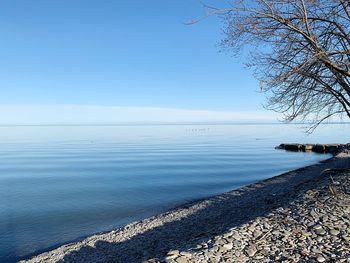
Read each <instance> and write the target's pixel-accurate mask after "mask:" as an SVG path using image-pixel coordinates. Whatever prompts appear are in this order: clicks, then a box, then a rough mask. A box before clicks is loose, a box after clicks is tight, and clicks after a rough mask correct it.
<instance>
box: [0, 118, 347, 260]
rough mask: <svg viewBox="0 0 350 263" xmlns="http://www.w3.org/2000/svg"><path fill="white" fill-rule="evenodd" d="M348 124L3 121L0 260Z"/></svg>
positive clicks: (153, 205)
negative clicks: (309, 129)
mask: <svg viewBox="0 0 350 263" xmlns="http://www.w3.org/2000/svg"><path fill="white" fill-rule="evenodd" d="M349 129H350V125H346V124H340V125H325V126H322V127H321V128H320V129H319V130H317V131H316V132H315V133H314V134H312V135H311V136H307V135H306V134H305V133H304V130H301V129H300V127H299V126H297V125H281V124H278V125H253V124H250V125H238V124H235V125H154V126H151V125H150V126H141V125H139V126H137V125H134V126H17V127H13V126H12V127H11V126H8V127H6V126H2V127H0V262H11V261H15V260H17V259H19V258H23V257H26V256H28V255H30V254H32V253H35V252H38V251H43V250H45V249H48V248H50V247H54V246H57V245H58V244H62V243H65V242H69V241H72V240H76V239H79V238H82V237H84V236H86V235H90V234H93V233H96V232H100V231H106V230H110V229H112V228H115V227H118V226H121V225H123V224H126V223H128V222H131V221H134V220H139V219H142V218H145V217H148V216H151V215H154V214H157V213H159V212H163V211H165V210H167V209H169V208H172V207H174V206H176V205H179V204H182V203H185V202H188V201H191V200H195V199H198V198H203V197H208V196H212V195H215V194H219V193H223V192H225V191H228V190H231V189H234V188H238V187H240V186H243V185H247V184H250V183H253V182H256V181H258V180H261V179H265V178H268V177H271V176H274V175H277V174H279V173H281V172H285V171H287V170H290V169H294V168H298V167H301V166H305V165H309V164H313V163H316V162H318V161H320V160H322V159H326V158H328V156H327V155H318V154H314V153H294V152H285V151H282V150H275V149H274V146H276V145H278V144H280V143H281V142H311V143H316V142H318V143H331V142H339V143H345V142H349V141H350V136H349V134H350V133H349Z"/></svg>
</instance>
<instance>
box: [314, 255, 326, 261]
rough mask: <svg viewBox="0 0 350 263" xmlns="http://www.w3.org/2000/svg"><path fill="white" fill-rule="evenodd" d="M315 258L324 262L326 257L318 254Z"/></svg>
mask: <svg viewBox="0 0 350 263" xmlns="http://www.w3.org/2000/svg"><path fill="white" fill-rule="evenodd" d="M316 260H317V262H325V261H326V259H325V258H324V257H323V256H318V257H317V258H316Z"/></svg>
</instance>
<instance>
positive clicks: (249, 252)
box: [246, 245, 257, 257]
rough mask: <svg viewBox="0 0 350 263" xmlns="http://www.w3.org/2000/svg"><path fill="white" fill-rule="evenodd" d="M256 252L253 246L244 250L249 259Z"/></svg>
mask: <svg viewBox="0 0 350 263" xmlns="http://www.w3.org/2000/svg"><path fill="white" fill-rule="evenodd" d="M256 252H257V250H256V247H255V246H254V245H251V246H249V247H248V249H246V253H247V255H248V256H249V257H253V256H254V255H255V253H256Z"/></svg>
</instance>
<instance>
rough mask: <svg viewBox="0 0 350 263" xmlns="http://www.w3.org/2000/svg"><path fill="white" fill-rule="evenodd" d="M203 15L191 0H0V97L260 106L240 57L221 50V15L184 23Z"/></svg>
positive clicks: (142, 104) (48, 101) (236, 108)
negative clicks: (196, 22) (190, 23)
mask: <svg viewBox="0 0 350 263" xmlns="http://www.w3.org/2000/svg"><path fill="white" fill-rule="evenodd" d="M214 2H215V1H214ZM217 2H218V3H220V2H221V1H219V0H218V1H217ZM204 13H205V10H204V9H203V7H202V5H201V3H200V1H197V0H147V1H131V0H124V1H121V0H120V1H119V0H117V1H115V0H114V1H113V0H103V1H102V0H101V1H98V0H94V1H92V0H35V1H34V0H32V1H24V0H4V1H1V2H0V32H1V49H0V91H1V96H0V104H2V105H4V104H9V105H13V104H15V105H21V104H31V105H32V104H45V105H50V104H74V105H100V106H128V107H162V108H164V107H165V108H185V109H195V110H198V109H200V110H215V111H255V110H259V109H261V104H262V103H263V102H264V96H263V95H262V94H260V93H258V92H257V91H258V90H259V87H258V82H257V81H256V80H254V78H253V77H252V72H250V71H248V70H246V69H244V66H243V59H244V57H240V58H238V59H237V58H232V57H231V56H230V54H225V53H220V52H219V50H220V48H219V47H218V46H217V43H218V42H219V41H220V39H221V38H222V37H223V36H222V33H221V30H222V24H221V23H220V21H219V20H218V19H217V18H209V19H206V20H204V21H202V22H200V23H198V24H195V25H192V26H186V25H184V24H183V22H187V21H189V20H191V19H195V18H198V17H201V16H203V15H204Z"/></svg>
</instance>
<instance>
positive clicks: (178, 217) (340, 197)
mask: <svg viewBox="0 0 350 263" xmlns="http://www.w3.org/2000/svg"><path fill="white" fill-rule="evenodd" d="M349 168H350V156H349V154H346V153H341V154H338V155H337V156H336V157H334V158H331V159H329V160H327V161H325V162H323V163H320V164H316V165H312V166H309V167H305V168H301V169H298V170H295V171H290V172H288V173H285V174H282V175H280V176H276V177H274V178H271V179H268V180H264V181H261V182H259V183H256V184H253V185H249V186H246V187H243V188H241V189H238V190H235V191H231V192H228V193H225V194H222V195H219V196H215V197H213V198H209V199H206V200H202V201H198V202H195V203H192V204H188V205H185V206H182V207H179V208H177V209H175V210H173V211H170V212H168V213H164V214H161V215H158V216H155V217H152V218H149V219H146V220H143V221H140V222H135V223H131V224H129V225H127V226H125V227H123V228H121V229H118V230H115V231H111V232H108V233H104V234H99V235H94V236H91V237H89V238H87V239H85V240H82V241H80V242H77V243H72V244H68V245H64V246H61V247H59V248H57V249H55V250H52V251H49V252H46V253H43V254H41V255H38V256H36V257H34V258H32V259H30V260H28V262H149V263H150V262H169V263H170V262H173V263H175V262H177V263H186V262H350V180H349V178H350V169H349Z"/></svg>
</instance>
